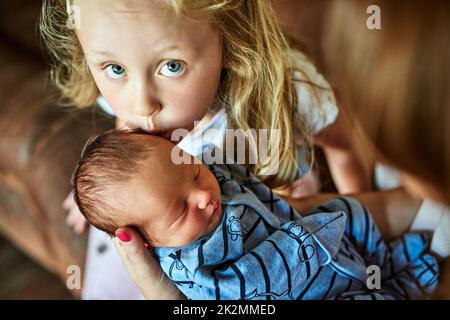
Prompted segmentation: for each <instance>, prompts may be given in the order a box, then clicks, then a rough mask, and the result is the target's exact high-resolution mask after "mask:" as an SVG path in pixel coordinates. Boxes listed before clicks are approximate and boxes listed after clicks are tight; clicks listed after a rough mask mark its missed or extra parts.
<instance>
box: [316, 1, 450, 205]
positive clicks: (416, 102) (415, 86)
mask: <svg viewBox="0 0 450 320" xmlns="http://www.w3.org/2000/svg"><path fill="white" fill-rule="evenodd" d="M371 5H377V6H378V8H375V9H374V7H369V6H371ZM367 8H369V12H367V11H368V9H367ZM378 9H379V10H378ZM372 10H375V11H372ZM376 11H379V12H378V13H379V17H378V18H379V19H378V20H379V21H376V20H373V19H377V17H376V16H375V15H376V14H378V13H377V12H376ZM374 14H375V15H374ZM368 19H369V20H368ZM323 21H324V25H323V28H322V30H323V54H324V57H325V65H326V74H327V76H328V79H329V80H330V81H331V82H332V84H333V85H334V87H335V88H336V92H337V95H338V99H339V101H340V103H341V105H343V106H345V107H348V108H349V109H350V115H351V116H353V119H354V121H355V124H356V125H357V127H359V129H360V130H361V132H363V133H364V134H365V135H366V136H367V137H368V138H369V139H370V140H371V141H372V143H373V145H374V147H375V149H376V152H377V154H378V156H379V159H380V160H381V161H383V162H385V163H387V164H390V165H392V166H394V167H396V168H397V169H399V170H400V173H401V178H402V183H403V185H404V186H405V188H406V189H407V190H408V191H409V192H410V193H411V194H413V195H415V196H416V197H419V198H429V199H433V200H436V201H439V202H440V203H443V204H446V205H449V204H450V88H449V84H450V2H448V1H411V0H396V1H387V0H386V1H374V0H371V1H365V0H363V1H339V0H336V1H331V2H330V6H329V8H328V14H327V15H326V16H325V18H324V20H323ZM367 23H368V24H367ZM373 23H375V24H376V23H380V25H379V27H380V28H381V29H376V28H375V29H371V28H369V27H371V26H372V25H373Z"/></svg>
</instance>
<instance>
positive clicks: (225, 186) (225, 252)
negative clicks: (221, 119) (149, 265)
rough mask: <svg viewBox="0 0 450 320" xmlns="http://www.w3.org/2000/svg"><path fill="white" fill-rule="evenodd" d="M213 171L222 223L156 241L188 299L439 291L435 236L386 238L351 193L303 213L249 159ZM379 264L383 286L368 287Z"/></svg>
mask: <svg viewBox="0 0 450 320" xmlns="http://www.w3.org/2000/svg"><path fill="white" fill-rule="evenodd" d="M209 169H210V170H211V171H212V172H213V173H214V175H215V177H216V178H217V181H218V182H219V185H220V189H221V201H222V212H223V215H222V219H221V223H220V224H219V226H218V227H217V228H216V229H215V230H214V231H213V232H212V233H210V234H208V235H206V236H204V237H202V238H200V239H198V240H196V241H195V242H193V243H191V244H189V245H186V246H182V247H173V248H162V247H160V248H155V254H156V255H157V256H158V258H159V261H160V264H161V267H162V269H163V271H164V272H165V273H166V274H167V276H168V277H169V278H170V279H171V281H173V282H174V283H175V284H176V285H177V287H178V288H179V289H180V291H181V292H182V293H183V294H184V295H185V296H186V297H187V298H188V299H208V300H214V299H215V300H234V299H243V300H251V299H253V300H278V299H282V300H286V299H289V300H299V299H421V298H423V297H424V296H426V295H428V294H431V293H432V292H433V291H434V290H435V289H436V287H437V278H438V264H437V261H436V259H435V258H434V257H433V256H432V255H431V254H429V253H428V247H429V237H428V235H427V234H424V233H410V234H407V235H405V236H403V237H401V238H400V239H398V240H397V241H394V242H392V243H389V244H387V243H385V242H384V241H383V240H382V238H381V234H380V232H379V230H378V228H377V226H376V225H375V224H374V221H373V220H372V218H371V216H370V214H369V212H368V211H367V210H366V209H365V208H364V207H363V206H362V205H361V204H360V203H359V202H357V201H356V200H354V199H352V198H350V197H339V198H336V199H333V200H331V201H328V202H326V203H324V204H322V205H320V206H318V207H316V208H315V209H313V210H312V211H311V212H308V214H307V215H303V216H302V215H300V214H298V213H297V212H296V211H295V210H294V209H293V208H292V207H290V206H289V205H288V204H287V203H286V202H285V201H284V200H283V199H281V198H280V197H278V196H277V195H276V194H274V193H273V192H272V191H271V190H270V189H269V188H268V187H267V186H266V185H264V184H263V183H262V182H261V181H260V180H258V179H257V178H256V177H254V176H253V175H251V174H250V173H249V172H248V171H247V170H246V169H245V168H244V167H242V166H239V165H217V164H214V165H209ZM371 265H376V266H378V267H379V268H380V271H381V288H379V289H372V290H369V289H368V287H367V285H366V282H367V278H368V276H369V275H370V274H368V273H367V267H368V266H371Z"/></svg>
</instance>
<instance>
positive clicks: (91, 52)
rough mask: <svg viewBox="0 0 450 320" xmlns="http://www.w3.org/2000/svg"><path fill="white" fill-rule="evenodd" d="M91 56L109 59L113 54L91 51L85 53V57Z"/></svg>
mask: <svg viewBox="0 0 450 320" xmlns="http://www.w3.org/2000/svg"><path fill="white" fill-rule="evenodd" d="M93 54H95V55H100V56H104V57H109V58H114V54H113V53H112V52H108V51H102V50H91V51H89V52H87V53H86V55H87V56H90V55H93Z"/></svg>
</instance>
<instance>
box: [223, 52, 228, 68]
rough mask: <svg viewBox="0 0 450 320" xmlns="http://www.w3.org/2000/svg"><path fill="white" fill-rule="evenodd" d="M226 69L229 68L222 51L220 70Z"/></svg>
mask: <svg viewBox="0 0 450 320" xmlns="http://www.w3.org/2000/svg"><path fill="white" fill-rule="evenodd" d="M228 67H229V64H228V59H227V57H226V55H225V53H224V52H223V51H222V68H225V69H227V68H228Z"/></svg>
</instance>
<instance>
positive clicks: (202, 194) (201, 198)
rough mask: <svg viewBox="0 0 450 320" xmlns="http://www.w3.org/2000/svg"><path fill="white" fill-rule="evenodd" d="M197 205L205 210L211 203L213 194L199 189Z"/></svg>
mask: <svg viewBox="0 0 450 320" xmlns="http://www.w3.org/2000/svg"><path fill="white" fill-rule="evenodd" d="M197 197H198V198H197V200H198V202H197V207H198V208H199V209H201V210H205V209H206V208H207V207H208V205H209V204H211V200H212V197H211V194H210V193H209V192H207V191H199V192H198V195H197Z"/></svg>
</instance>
